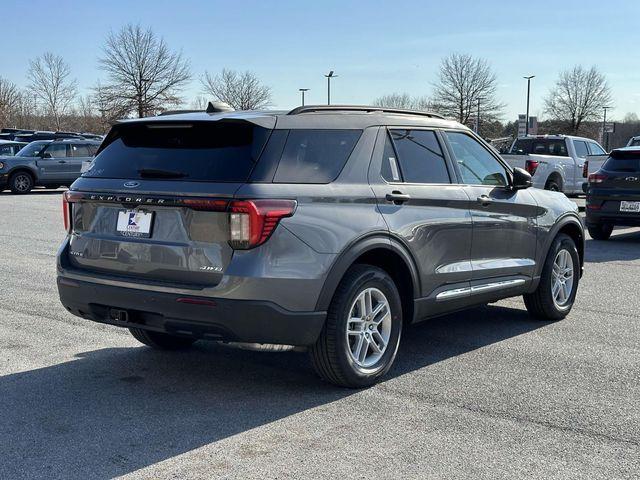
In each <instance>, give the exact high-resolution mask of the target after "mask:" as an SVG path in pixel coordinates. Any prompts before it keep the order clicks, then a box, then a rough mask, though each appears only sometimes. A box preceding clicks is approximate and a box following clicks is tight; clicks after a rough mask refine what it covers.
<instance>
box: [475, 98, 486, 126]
mask: <svg viewBox="0 0 640 480" xmlns="http://www.w3.org/2000/svg"><path fill="white" fill-rule="evenodd" d="M480 100H484V98H483V97H478V112H477V115H476V133H477V134H478V135H480Z"/></svg>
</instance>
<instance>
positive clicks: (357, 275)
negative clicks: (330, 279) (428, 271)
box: [310, 265, 402, 388]
mask: <svg viewBox="0 0 640 480" xmlns="http://www.w3.org/2000/svg"><path fill="white" fill-rule="evenodd" d="M369 288H374V289H377V290H378V291H379V292H382V294H383V295H384V297H386V300H387V303H388V305H389V308H390V310H391V313H390V321H391V325H390V329H389V332H390V333H389V339H388V342H387V346H386V349H385V350H384V351H383V352H382V354H381V356H380V358H379V359H377V360H376V362H375V363H373V364H371V365H369V366H367V367H364V366H361V365H359V364H358V363H356V361H355V360H354V358H353V357H352V354H351V347H350V345H349V341H348V340H347V333H346V332H347V327H348V323H349V322H348V321H347V320H348V318H349V314H350V313H351V312H350V310H351V307H352V305H353V304H354V302H355V300H356V298H357V297H358V296H359V294H360V293H362V292H364V291H365V290H367V289H369ZM369 328H373V327H371V326H370V327H369ZM363 332H368V330H366V328H365V329H364V330H363ZM401 332H402V304H401V301H400V294H399V293H398V289H397V288H396V286H395V284H394V282H393V280H392V279H391V277H390V276H389V275H388V274H387V273H386V272H385V271H384V270H382V269H380V268H377V267H374V266H371V265H354V266H352V267H351V268H350V269H349V270H348V271H347V273H346V274H345V275H344V278H343V279H342V280H341V282H340V284H339V285H338V288H337V290H336V293H335V294H334V296H333V299H332V300H331V305H330V306H329V311H328V313H327V320H326V322H325V326H324V328H323V330H322V333H321V334H320V337H319V338H318V341H317V342H316V343H315V345H313V346H312V347H311V348H310V355H311V361H312V363H313V366H314V368H315V370H316V372H317V373H318V375H320V377H322V378H323V379H324V380H326V381H328V382H331V383H333V384H335V385H338V386H342V387H349V388H362V387H368V386H370V385H373V384H374V383H376V382H377V381H378V380H379V379H380V378H381V377H382V376H383V375H384V374H385V373H387V372H388V371H389V369H390V368H391V365H392V364H393V361H394V360H395V357H396V353H397V351H398V345H399V344H400V334H401ZM366 336H367V337H369V333H366ZM373 338H374V335H373V334H371V340H373ZM356 341H357V340H356ZM366 348H367V349H370V348H372V347H369V346H367V347H366ZM367 351H370V350H366V351H365V355H366V352H367Z"/></svg>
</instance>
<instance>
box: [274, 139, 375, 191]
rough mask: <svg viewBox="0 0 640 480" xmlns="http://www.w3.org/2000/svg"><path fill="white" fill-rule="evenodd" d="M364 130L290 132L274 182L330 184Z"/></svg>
mask: <svg viewBox="0 0 640 480" xmlns="http://www.w3.org/2000/svg"><path fill="white" fill-rule="evenodd" d="M361 133H362V131H361V130H302V129H301V130H291V131H290V132H289V136H288V137H287V140H286V143H285V146H284V150H283V151H282V157H281V158H280V163H279V164H278V168H277V170H276V174H275V177H274V179H273V181H274V182H275V183H329V182H332V181H333V180H335V179H336V178H337V176H338V175H339V174H340V171H341V170H342V168H343V167H344V165H345V163H346V161H347V159H348V158H349V156H350V155H351V152H352V151H353V148H354V147H355V145H356V143H357V141H358V139H359V138H360V135H361Z"/></svg>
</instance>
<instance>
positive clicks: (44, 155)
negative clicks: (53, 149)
mask: <svg viewBox="0 0 640 480" xmlns="http://www.w3.org/2000/svg"><path fill="white" fill-rule="evenodd" d="M42 158H53V157H52V156H51V154H50V153H47V152H45V153H43V154H42Z"/></svg>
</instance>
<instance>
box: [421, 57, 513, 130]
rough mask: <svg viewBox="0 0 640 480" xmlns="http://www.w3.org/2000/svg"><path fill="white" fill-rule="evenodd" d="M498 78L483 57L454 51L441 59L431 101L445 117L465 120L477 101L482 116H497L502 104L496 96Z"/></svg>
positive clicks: (489, 118) (462, 121)
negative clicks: (474, 56)
mask: <svg viewBox="0 0 640 480" xmlns="http://www.w3.org/2000/svg"><path fill="white" fill-rule="evenodd" d="M496 89H497V80H496V76H495V74H494V73H493V71H492V69H491V66H490V65H489V63H488V62H487V61H486V60H483V59H481V58H473V57H472V56H471V55H466V54H458V53H453V54H451V55H449V56H448V57H445V58H444V59H443V60H442V62H441V63H440V71H439V78H438V81H437V82H436V83H435V85H434V92H433V105H434V107H435V108H436V109H437V110H438V113H441V114H443V115H445V116H447V117H451V118H455V119H456V120H457V121H459V122H460V123H467V122H468V121H469V117H471V116H472V115H474V116H475V115H476V112H477V108H478V101H480V115H481V120H485V121H493V120H496V119H498V118H500V116H501V113H502V109H503V108H504V104H502V103H500V102H499V101H498V100H497V99H496Z"/></svg>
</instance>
